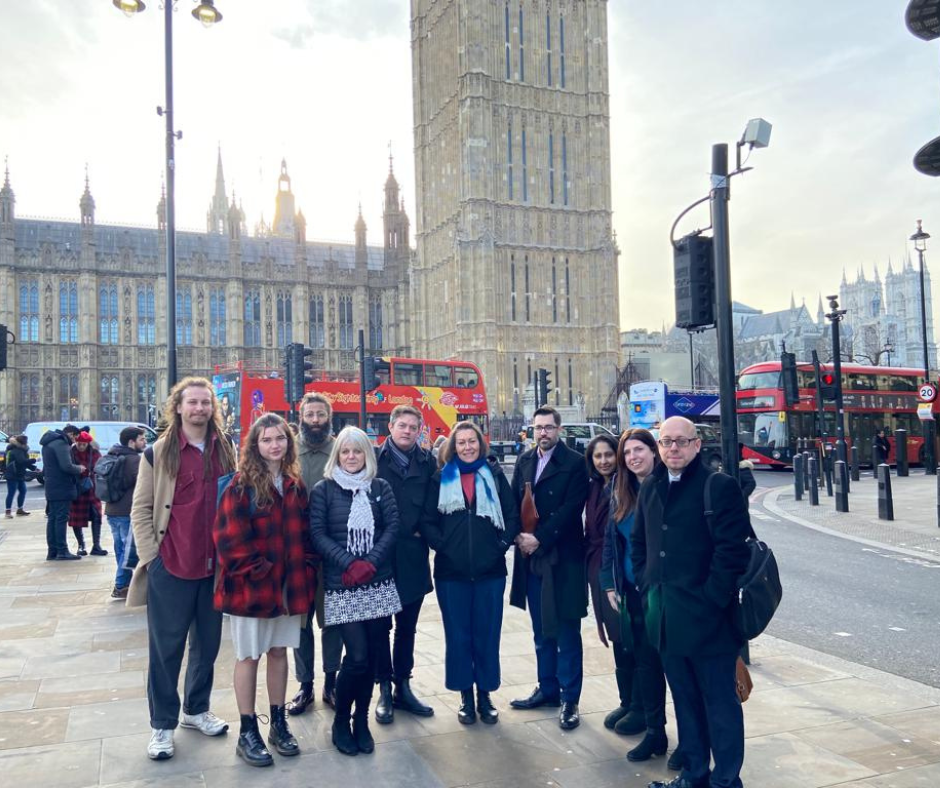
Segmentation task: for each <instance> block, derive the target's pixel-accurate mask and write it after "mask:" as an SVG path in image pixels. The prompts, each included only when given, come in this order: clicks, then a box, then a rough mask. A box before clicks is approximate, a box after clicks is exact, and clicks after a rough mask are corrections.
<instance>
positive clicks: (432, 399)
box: [212, 357, 489, 446]
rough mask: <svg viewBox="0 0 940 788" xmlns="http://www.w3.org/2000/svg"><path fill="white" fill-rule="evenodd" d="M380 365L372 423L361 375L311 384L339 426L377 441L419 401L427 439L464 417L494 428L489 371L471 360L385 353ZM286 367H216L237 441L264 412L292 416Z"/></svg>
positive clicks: (216, 378)
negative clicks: (394, 415)
mask: <svg viewBox="0 0 940 788" xmlns="http://www.w3.org/2000/svg"><path fill="white" fill-rule="evenodd" d="M382 361H383V362H384V363H383V364H382V365H381V369H380V370H378V377H379V380H380V381H381V385H380V386H379V387H378V388H377V389H376V390H375V391H370V392H368V393H367V394H366V424H365V425H360V424H359V411H360V407H359V405H360V402H361V400H360V395H359V381H358V379H352V378H351V379H349V380H336V379H329V378H328V377H324V378H323V379H321V380H316V381H314V382H313V383H309V384H307V386H306V390H307V391H316V392H318V393H320V394H323V395H324V396H325V397H326V398H327V399H329V401H330V403H331V404H332V406H333V431H334V434H335V433H337V432H339V430H341V429H342V428H343V427H345V426H347V425H353V426H356V427H360V426H361V427H362V428H363V429H365V430H366V432H367V433H368V434H369V436H370V437H371V438H372V440H373V441H375V442H376V443H381V442H383V441H384V440H385V438H386V436H387V435H388V417H389V415H390V414H391V412H392V409H393V408H395V406H397V405H413V406H414V407H416V408H418V409H419V410H420V411H421V413H422V414H423V415H424V432H423V435H422V436H421V440H422V443H423V444H424V445H426V446H427V445H430V444H433V443H434V440H435V439H436V438H437V436H438V435H449V434H450V429H451V427H453V426H454V424H456V423H457V422H458V421H463V420H471V421H474V422H476V423H477V424H479V425H480V427H481V429H482V430H483V433H484V434H487V432H488V426H489V425H488V422H487V419H488V416H487V413H488V410H487V404H486V391H485V389H484V387H483V375H482V374H481V373H480V370H479V369H478V368H477V367H476V366H474V365H473V364H471V363H469V362H466V361H428V360H425V359H415V358H395V357H392V358H383V359H382ZM281 374H282V373H281V371H280V370H252V369H247V368H246V367H245V365H244V364H242V363H237V364H232V365H227V366H219V367H216V369H215V374H214V375H213V377H212V382H213V385H214V387H215V392H216V395H217V396H218V397H219V401H220V403H221V408H222V416H223V420H224V421H225V426H226V429H227V430H228V431H229V432H230V433H231V434H232V436H233V437H234V439H235V441H236V443H237V442H238V440H239V437H240V435H241V433H242V432H243V431H245V432H247V430H248V428H249V427H250V426H251V425H252V423H253V422H254V421H255V420H256V419H257V418H259V417H260V416H261V415H262V414H264V413H272V412H273V413H279V414H280V415H282V416H284V417H285V418H286V417H287V414H288V410H289V408H288V404H287V400H286V399H285V396H284V379H283V377H281Z"/></svg>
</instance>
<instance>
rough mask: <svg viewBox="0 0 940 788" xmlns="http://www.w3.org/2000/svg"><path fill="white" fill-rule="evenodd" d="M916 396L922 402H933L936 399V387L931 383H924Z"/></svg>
mask: <svg viewBox="0 0 940 788" xmlns="http://www.w3.org/2000/svg"><path fill="white" fill-rule="evenodd" d="M917 394H918V396H919V397H920V399H921V401H922V402H933V401H934V400H935V399H936V398H937V387H936V386H934V385H933V383H924V384H923V385H921V387H920V390H919V391H918V392H917Z"/></svg>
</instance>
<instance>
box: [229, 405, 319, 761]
mask: <svg viewBox="0 0 940 788" xmlns="http://www.w3.org/2000/svg"><path fill="white" fill-rule="evenodd" d="M219 486H220V488H223V489H224V491H223V492H222V495H221V498H220V500H219V507H218V513H217V515H216V521H215V530H214V532H213V537H214V540H215V545H216V550H217V551H218V557H219V577H218V582H217V584H216V589H215V600H214V601H215V607H216V609H217V610H221V611H222V612H224V613H228V614H229V622H230V624H231V630H232V641H233V642H234V645H235V659H236V660H237V661H236V662H235V682H234V683H235V699H236V701H237V703H238V713H239V714H240V715H241V733H240V734H239V737H238V744H237V746H236V748H235V752H236V753H237V754H238V756H239V757H241V758H243V759H244V760H245V762H246V763H248V764H249V765H251V766H270V765H271V764H272V763H273V762H274V759H273V758H272V757H271V753H270V752H269V751H268V749H267V748H266V747H265V746H264V741H263V740H262V739H261V734H260V733H259V732H258V717H257V715H256V714H255V694H256V691H257V684H258V664H259V662H260V660H261V655H262V654H265V655H266V656H267V684H268V700H269V703H270V706H271V728H270V731H269V732H268V742H269V743H270V744H272V745H274V749H275V750H277V752H278V753H279V754H280V755H298V754H299V753H300V748H299V747H298V745H297V740H296V739H295V738H294V736H293V734H292V733H291V731H290V728H289V727H288V725H287V718H286V717H285V716H284V704H285V698H286V694H287V672H288V666H287V649H288V648H297V647H299V645H300V629H301V617H302V616H303V615H306V614H307V613H308V611H309V610H310V606H311V605H312V603H313V595H314V591H315V589H316V585H317V584H316V571H315V569H314V566H315V561H316V555H315V554H314V551H313V543H312V541H311V539H310V531H309V527H308V522H307V502H308V497H307V490H306V489H305V488H304V486H303V482H302V481H301V477H300V465H299V463H298V461H297V449H296V442H295V439H294V433H293V432H292V431H291V430H290V428H289V427H288V426H287V422H285V421H284V419H282V418H281V417H280V416H278V415H277V414H275V413H267V414H265V415H264V416H262V417H261V418H259V419H258V420H257V421H256V422H255V423H254V424H252V425H251V429H250V430H249V431H248V435H247V437H246V438H245V440H244V443H243V445H242V450H241V458H240V460H239V463H238V472H237V473H235V474H230V475H228V476H223V477H222V478H220V479H219Z"/></svg>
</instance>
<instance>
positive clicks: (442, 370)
mask: <svg viewBox="0 0 940 788" xmlns="http://www.w3.org/2000/svg"><path fill="white" fill-rule="evenodd" d="M451 369H452V367H451V366H450V364H425V365H424V384H425V385H426V386H440V387H441V388H446V387H449V386H453V385H454V383H453V380H452V375H451Z"/></svg>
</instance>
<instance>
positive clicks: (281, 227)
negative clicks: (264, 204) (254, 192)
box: [272, 159, 296, 238]
mask: <svg viewBox="0 0 940 788" xmlns="http://www.w3.org/2000/svg"><path fill="white" fill-rule="evenodd" d="M295 215H296V210H295V207H294V193H293V192H292V191H291V188H290V175H288V174H287V159H281V174H280V176H279V177H278V179H277V200H276V203H275V206H274V226H273V228H272V229H273V231H274V235H280V236H284V237H287V238H291V237H293V235H294V216H295Z"/></svg>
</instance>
